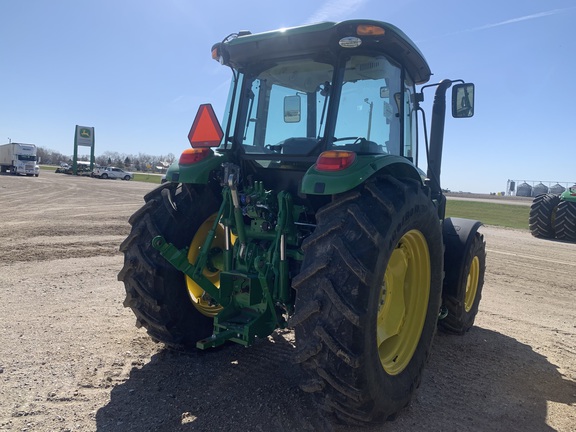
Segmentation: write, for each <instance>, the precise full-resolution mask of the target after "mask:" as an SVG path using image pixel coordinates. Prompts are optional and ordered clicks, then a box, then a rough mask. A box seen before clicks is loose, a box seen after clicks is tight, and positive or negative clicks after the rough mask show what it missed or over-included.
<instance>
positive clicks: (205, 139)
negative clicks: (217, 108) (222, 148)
mask: <svg viewBox="0 0 576 432" xmlns="http://www.w3.org/2000/svg"><path fill="white" fill-rule="evenodd" d="M223 135H224V132H222V128H221V127H220V123H219V122H218V118H217V117H216V114H214V109H213V108H212V105H211V104H202V105H200V107H199V108H198V112H197V113H196V117H195V118H194V123H192V127H191V128H190V132H189V133H188V141H190V145H191V146H192V147H194V148H197V147H218V146H219V145H220V141H221V140H222V136H223Z"/></svg>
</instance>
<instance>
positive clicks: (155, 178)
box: [134, 173, 162, 184]
mask: <svg viewBox="0 0 576 432" xmlns="http://www.w3.org/2000/svg"><path fill="white" fill-rule="evenodd" d="M161 179H162V176H161V175H158V174H146V173H134V181H141V182H146V183H156V184H160V180H161Z"/></svg>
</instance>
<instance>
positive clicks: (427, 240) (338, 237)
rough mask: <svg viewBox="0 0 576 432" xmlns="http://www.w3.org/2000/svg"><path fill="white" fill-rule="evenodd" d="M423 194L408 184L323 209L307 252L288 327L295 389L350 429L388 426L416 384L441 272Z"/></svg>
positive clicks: (433, 217)
mask: <svg viewBox="0 0 576 432" xmlns="http://www.w3.org/2000/svg"><path fill="white" fill-rule="evenodd" d="M426 191H427V189H426V188H424V187H423V186H422V185H421V184H420V183H419V182H416V181H413V180H405V181H399V180H397V179H395V178H392V177H389V178H385V179H383V180H377V181H374V182H369V183H367V184H365V185H363V186H362V187H360V188H359V189H356V190H354V191H351V192H349V193H346V194H343V195H340V196H337V197H336V198H335V199H334V201H333V202H332V203H330V204H328V205H326V206H324V207H323V208H322V209H320V211H319V212H318V213H317V228H316V230H315V231H314V233H313V234H312V235H311V236H310V237H309V238H307V239H306V241H305V242H304V245H303V250H304V253H305V255H304V261H303V264H302V270H301V272H300V273H299V274H298V275H297V276H296V277H295V278H294V280H293V287H294V288H295V289H296V291H297V293H296V304H295V310H296V313H295V314H294V316H293V317H292V320H291V324H292V325H293V326H294V327H295V330H296V346H297V350H296V354H295V361H296V362H297V363H299V364H300V365H301V367H302V369H303V370H304V372H305V374H306V375H307V379H306V380H305V381H304V382H303V383H302V384H301V388H302V389H303V390H304V391H306V392H310V393H314V394H315V395H316V400H317V402H318V403H319V405H320V406H321V408H322V409H323V410H325V411H327V412H328V413H331V414H332V415H334V416H335V417H336V418H338V419H339V420H341V421H344V422H346V423H349V424H365V423H368V422H373V421H376V420H379V419H380V418H382V417H385V418H387V417H390V416H394V415H395V414H396V413H397V412H398V411H399V410H400V409H402V408H403V407H405V406H406V405H407V404H408V403H409V401H410V398H411V396H412V394H413V392H414V390H415V389H416V388H417V387H418V385H419V383H420V379H421V374H422V370H423V368H424V365H425V363H426V360H427V358H428V355H429V351H430V346H431V343H432V340H433V337H434V334H435V331H436V321H437V317H438V311H439V308H440V296H441V284H442V268H443V251H442V235H441V230H440V223H439V220H438V215H437V212H436V209H435V207H434V205H433V204H432V201H431V200H430V198H429V196H428V195H427V193H426ZM384 288H385V289H384Z"/></svg>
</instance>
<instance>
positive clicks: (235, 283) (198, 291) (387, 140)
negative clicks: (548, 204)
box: [118, 20, 486, 423]
mask: <svg viewBox="0 0 576 432" xmlns="http://www.w3.org/2000/svg"><path fill="white" fill-rule="evenodd" d="M212 57H213V58H214V59H215V60H217V61H219V62H220V63H221V64H222V65H224V66H227V67H229V68H230V70H231V73H232V80H231V88H230V93H229V96H228V102H227V106H226V112H225V116H224V121H223V122H222V124H220V123H219V122H218V120H217V118H216V116H215V114H214V111H213V109H212V107H211V106H210V105H202V106H200V109H199V111H198V114H197V115H196V118H195V120H194V123H193V125H192V128H191V130H190V134H189V140H190V142H191V145H192V147H191V148H189V149H187V150H185V151H184V152H183V153H182V155H181V156H180V159H179V161H178V162H177V163H174V164H173V165H172V166H171V167H170V169H169V170H168V172H167V175H166V178H167V182H166V183H164V184H163V185H161V186H160V187H158V188H157V189H155V190H153V191H152V192H150V193H148V194H147V195H146V196H145V197H144V199H145V201H146V203H145V205H144V206H143V207H142V208H141V209H140V210H138V211H137V212H136V213H135V214H134V215H133V216H132V217H131V218H130V224H131V225H132V231H131V233H130V235H129V236H128V238H127V239H126V240H125V241H124V242H123V243H122V245H121V247H120V249H121V251H122V252H123V253H124V255H125V261H124V267H123V269H122V270H121V272H120V273H119V275H118V277H119V280H121V281H123V282H124V284H125V288H126V300H125V302H124V305H125V306H127V307H130V308H131V309H132V310H133V312H134V314H135V315H136V317H137V326H138V327H144V328H145V329H146V330H147V332H148V334H149V335H150V336H151V337H152V338H153V339H154V340H156V341H159V342H162V343H164V344H165V345H167V346H168V347H173V348H176V349H188V348H191V349H208V348H212V347H217V346H220V345H222V344H224V343H226V342H235V343H238V344H241V345H244V346H249V345H251V344H253V343H255V342H257V341H258V339H266V337H267V336H268V335H270V334H271V333H272V332H274V331H275V330H276V329H284V328H293V329H294V331H295V341H296V342H295V345H296V348H295V350H294V361H295V362H296V363H298V364H300V365H301V367H302V381H301V385H300V387H301V388H302V389H303V390H304V391H306V392H309V393H313V394H314V396H313V398H314V399H316V400H317V402H318V404H319V405H320V407H321V408H322V410H323V411H324V412H328V413H329V415H330V416H331V418H333V419H335V420H340V421H343V422H347V423H369V422H373V421H378V420H380V419H382V418H389V417H391V416H394V415H395V414H396V413H397V412H398V411H399V410H400V409H402V408H403V407H405V406H406V405H407V404H408V403H409V401H410V398H411V396H412V394H413V392H414V390H415V389H416V388H417V387H418V385H419V383H420V380H421V374H422V371H423V368H424V365H425V363H426V360H427V358H428V356H429V353H430V349H431V344H432V340H433V337H434V335H435V332H436V329H437V326H439V327H440V328H441V329H443V330H446V331H448V332H451V333H456V334H463V333H465V332H466V331H468V330H469V329H470V327H471V326H472V325H473V323H474V319H475V316H476V314H477V312H478V303H479V301H480V296H481V290H482V286H483V281H484V271H485V257H486V253H485V243H484V239H483V236H482V235H481V234H480V233H479V232H478V228H479V227H480V226H481V223H480V222H478V221H473V220H466V219H457V218H445V207H446V198H445V196H444V195H443V193H442V189H441V187H440V168H441V158H442V145H443V135H444V123H445V112H446V92H447V90H448V89H449V88H450V87H452V98H451V101H452V114H453V116H454V117H457V118H466V117H471V116H472V115H473V113H474V85H473V84H468V83H465V82H463V81H461V80H457V81H451V80H443V81H441V82H440V83H438V84H430V85H426V86H424V87H422V88H421V90H419V91H418V90H417V89H416V85H417V84H424V83H426V82H427V81H428V80H429V79H430V76H431V71H430V68H429V67H428V64H427V63H426V60H425V59H424V57H423V55H422V54H421V53H420V51H419V50H418V48H417V47H416V46H415V45H414V43H413V42H412V41H411V40H410V39H409V38H408V37H407V36H406V35H405V34H404V33H402V32H401V31H400V30H399V29H398V28H396V27H394V26H392V25H390V24H387V23H384V22H380V21H372V20H350V21H344V22H340V23H332V22H327V23H320V24H314V25H307V26H302V27H296V28H290V29H282V30H277V31H271V32H266V33H260V34H251V33H250V32H246V31H243V32H240V33H237V34H232V35H230V36H228V37H226V38H225V39H224V40H223V41H222V42H220V43H217V44H215V45H214V46H213V48H212ZM430 87H435V88H436V90H435V98H434V104H433V108H432V111H433V112H432V121H431V130H430V143H429V145H428V142H427V141H428V138H427V136H428V133H427V129H426V121H425V119H424V120H423V121H422V124H423V128H424V131H425V137H426V156H427V173H425V172H423V171H422V170H420V169H419V168H418V167H417V166H418V160H419V156H420V155H419V153H418V129H419V124H418V123H419V122H418V113H419V112H421V113H422V117H424V111H423V110H422V108H421V107H420V103H421V102H422V101H423V100H424V96H423V92H422V90H423V89H426V88H430Z"/></svg>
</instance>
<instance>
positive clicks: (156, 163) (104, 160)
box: [37, 147, 176, 172]
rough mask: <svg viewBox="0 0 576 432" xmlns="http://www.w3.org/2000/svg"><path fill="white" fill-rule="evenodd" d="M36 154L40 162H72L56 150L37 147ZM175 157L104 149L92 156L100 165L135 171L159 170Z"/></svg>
mask: <svg viewBox="0 0 576 432" xmlns="http://www.w3.org/2000/svg"><path fill="white" fill-rule="evenodd" d="M37 156H38V157H39V158H41V159H40V160H41V163H43V164H47V165H60V164H61V163H67V164H70V165H71V164H72V156H69V155H64V154H62V153H60V152H58V151H54V150H50V149H46V148H43V147H38V148H37ZM175 159H176V157H175V156H174V155H173V154H172V153H168V154H167V155H160V156H153V155H149V154H146V153H138V154H137V155H135V154H127V153H119V152H113V151H106V152H104V153H102V154H101V155H99V156H96V157H95V158H94V163H95V164H96V165H100V166H115V167H118V168H129V169H132V170H135V171H143V172H146V171H152V172H154V171H159V169H158V167H162V166H165V167H166V168H167V167H168V166H169V165H170V164H171V163H172V162H174V160H175ZM78 160H81V161H87V162H89V161H90V156H89V155H82V156H78Z"/></svg>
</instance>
